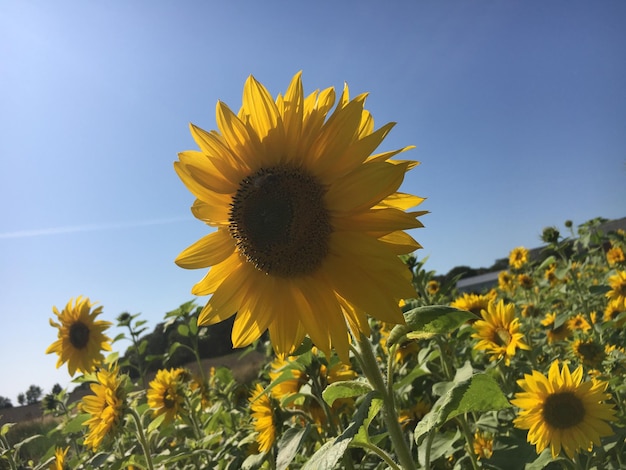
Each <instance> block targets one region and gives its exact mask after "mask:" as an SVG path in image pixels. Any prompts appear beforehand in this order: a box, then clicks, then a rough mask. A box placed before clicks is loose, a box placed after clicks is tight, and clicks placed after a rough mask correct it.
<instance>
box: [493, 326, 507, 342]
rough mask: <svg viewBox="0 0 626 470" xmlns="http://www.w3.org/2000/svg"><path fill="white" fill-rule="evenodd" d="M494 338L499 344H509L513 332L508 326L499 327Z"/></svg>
mask: <svg viewBox="0 0 626 470" xmlns="http://www.w3.org/2000/svg"><path fill="white" fill-rule="evenodd" d="M493 339H494V343H496V344H497V345H498V346H508V345H509V344H510V343H511V333H509V331H508V330H507V329H506V328H498V329H497V330H496V331H495V334H494V335H493Z"/></svg>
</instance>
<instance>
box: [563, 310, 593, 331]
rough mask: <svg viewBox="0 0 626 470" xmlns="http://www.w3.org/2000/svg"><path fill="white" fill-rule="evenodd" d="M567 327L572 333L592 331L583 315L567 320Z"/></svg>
mask: <svg viewBox="0 0 626 470" xmlns="http://www.w3.org/2000/svg"><path fill="white" fill-rule="evenodd" d="M567 326H568V327H569V329H570V330H572V331H575V330H581V331H583V332H584V333H586V332H588V331H589V330H590V329H591V325H590V324H589V322H588V321H587V319H586V318H585V316H584V315H583V314H582V313H579V314H578V315H575V316H573V317H572V318H570V319H569V320H567Z"/></svg>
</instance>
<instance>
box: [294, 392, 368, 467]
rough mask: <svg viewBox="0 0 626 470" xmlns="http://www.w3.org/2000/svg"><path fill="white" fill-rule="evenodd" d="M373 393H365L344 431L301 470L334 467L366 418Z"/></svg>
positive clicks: (325, 445)
mask: <svg viewBox="0 0 626 470" xmlns="http://www.w3.org/2000/svg"><path fill="white" fill-rule="evenodd" d="M375 395H376V392H374V391H371V392H369V393H368V394H367V395H365V398H364V399H363V402H361V405H360V406H359V409H358V410H357V412H356V413H355V414H354V417H353V418H352V422H351V423H350V425H349V426H348V427H347V428H346V429H345V431H344V432H343V433H342V434H341V435H340V436H339V437H336V438H334V439H331V440H330V441H328V442H326V443H325V444H324V445H323V446H322V447H320V448H319V449H318V450H317V452H315V454H313V456H312V457H311V458H310V459H309V461H308V462H307V463H306V464H305V465H304V466H303V467H302V470H332V469H333V468H335V465H337V462H339V460H340V459H341V457H343V455H344V454H345V452H346V449H347V448H348V446H349V445H350V442H352V439H353V438H354V436H355V435H356V433H357V432H358V430H359V428H360V427H361V425H362V424H363V422H364V421H365V419H366V418H367V416H368V414H369V409H370V404H371V403H372V400H373V399H374V396H375Z"/></svg>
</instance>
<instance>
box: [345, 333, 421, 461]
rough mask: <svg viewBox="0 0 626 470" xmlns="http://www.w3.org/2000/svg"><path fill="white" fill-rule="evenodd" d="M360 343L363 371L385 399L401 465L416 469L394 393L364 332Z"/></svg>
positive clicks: (389, 428) (386, 419) (389, 430)
mask: <svg viewBox="0 0 626 470" xmlns="http://www.w3.org/2000/svg"><path fill="white" fill-rule="evenodd" d="M357 342H358V345H359V351H358V352H359V356H360V362H361V364H362V366H363V372H364V373H365V376H366V377H367V379H368V380H369V382H370V385H372V387H374V389H375V390H376V391H377V392H378V393H380V395H381V397H382V400H383V419H384V420H385V424H386V425H387V432H388V433H389V438H390V439H391V443H392V446H393V449H394V450H395V452H396V455H397V457H398V460H399V461H400V465H401V466H402V468H404V469H405V470H415V468H416V467H415V462H413V456H412V455H411V451H410V449H409V446H408V443H407V441H406V440H405V438H404V435H403V433H402V428H401V427H400V423H399V422H398V414H397V413H396V407H395V403H394V396H393V393H389V390H388V389H387V386H386V385H385V380H384V379H383V375H382V372H381V370H380V367H379V366H378V362H376V357H375V356H374V351H373V350H372V345H371V343H370V341H369V339H368V338H367V337H366V336H365V335H363V334H362V333H361V334H360V335H359V338H358V340H357Z"/></svg>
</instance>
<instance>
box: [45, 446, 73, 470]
mask: <svg viewBox="0 0 626 470" xmlns="http://www.w3.org/2000/svg"><path fill="white" fill-rule="evenodd" d="M69 450H70V448H69V447H66V448H65V449H63V448H62V447H57V448H56V449H55V450H54V461H53V462H52V463H51V464H50V467H49V469H50V470H64V469H65V459H66V457H67V452H68V451H69Z"/></svg>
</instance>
